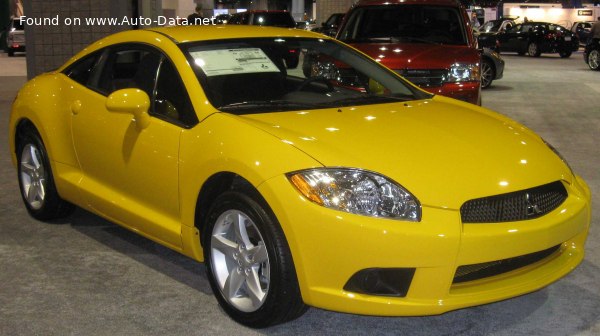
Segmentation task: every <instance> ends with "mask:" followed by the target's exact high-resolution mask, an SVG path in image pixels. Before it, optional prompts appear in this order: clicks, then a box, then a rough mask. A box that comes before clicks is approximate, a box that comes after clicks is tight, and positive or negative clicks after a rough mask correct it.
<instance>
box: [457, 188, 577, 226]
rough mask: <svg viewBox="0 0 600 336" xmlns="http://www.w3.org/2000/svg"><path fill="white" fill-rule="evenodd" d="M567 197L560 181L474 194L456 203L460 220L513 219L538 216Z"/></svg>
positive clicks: (547, 211)
mask: <svg viewBox="0 0 600 336" xmlns="http://www.w3.org/2000/svg"><path fill="white" fill-rule="evenodd" d="M565 199H567V190H566V189H565V186H564V185H563V184H562V182H560V181H556V182H552V183H549V184H545V185H542V186H539V187H535V188H531V189H527V190H521V191H515V192H511V193H508V194H502V195H496V196H489V197H483V198H477V199H474V200H470V201H467V202H465V203H464V204H463V205H462V206H461V207H460V216H461V218H462V221H463V223H499V222H513V221H521V220H526V219H533V218H537V217H541V216H543V215H545V214H547V213H549V212H550V211H552V210H554V209H556V208H557V207H558V206H559V205H561V204H562V202H564V201H565Z"/></svg>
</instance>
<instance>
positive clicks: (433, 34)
mask: <svg viewBox="0 0 600 336" xmlns="http://www.w3.org/2000/svg"><path fill="white" fill-rule="evenodd" d="M461 22H462V21H461V19H460V14H459V11H458V9H457V8H456V7H446V6H431V5H401V6H368V7H363V8H357V9H356V10H354V11H352V14H351V16H350V17H349V19H348V24H346V26H345V27H344V29H343V30H342V31H341V32H340V35H339V39H340V40H342V41H344V42H348V43H357V42H386V41H389V42H415V43H436V44H452V45H466V44H467V38H466V36H465V35H464V33H463V32H464V31H465V29H464V27H462V24H461Z"/></svg>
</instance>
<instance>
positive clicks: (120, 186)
mask: <svg viewBox="0 0 600 336" xmlns="http://www.w3.org/2000/svg"><path fill="white" fill-rule="evenodd" d="M72 90H73V91H77V93H76V94H74V95H72V96H73V97H78V98H79V99H78V100H79V103H77V104H80V105H81V106H80V107H79V108H78V112H77V113H76V114H75V113H74V114H73V115H72V127H73V131H72V132H73V143H74V147H75V150H76V152H77V158H78V160H79V164H80V166H81V168H82V171H83V172H84V178H83V179H82V181H81V189H82V192H83V194H84V195H85V196H84V197H86V202H87V203H88V204H89V205H90V206H91V207H92V208H93V209H94V210H95V211H98V212H99V213H101V214H103V215H105V216H107V217H110V218H119V219H121V222H122V224H123V225H125V226H128V227H130V228H131V229H134V230H139V231H141V232H144V233H146V234H147V235H149V236H152V237H160V240H161V241H164V242H165V243H167V244H169V245H173V246H177V247H180V246H181V225H180V221H179V201H178V152H179V137H180V133H181V128H180V127H177V126H175V125H173V124H170V123H168V122H165V121H163V120H160V119H157V118H152V120H151V122H150V125H149V126H148V127H147V128H145V129H143V130H139V129H138V128H137V127H136V122H135V120H133V118H132V115H130V114H121V113H112V112H109V111H108V110H107V109H106V107H105V103H106V97H104V96H103V95H100V94H98V93H95V92H93V91H91V90H89V89H85V88H79V87H76V88H73V89H72Z"/></svg>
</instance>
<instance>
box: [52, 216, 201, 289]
mask: <svg viewBox="0 0 600 336" xmlns="http://www.w3.org/2000/svg"><path fill="white" fill-rule="evenodd" d="M55 223H56V224H61V223H63V222H62V221H60V222H55ZM64 223H65V224H67V223H69V224H70V225H71V227H72V228H73V229H75V230H76V231H78V232H80V233H82V234H84V235H86V236H88V237H90V238H92V239H94V240H95V241H97V242H99V243H101V244H103V245H105V246H106V247H108V248H110V249H112V250H114V251H116V252H118V253H120V254H123V255H126V256H128V257H130V258H132V259H134V260H135V261H137V262H139V263H141V264H143V265H145V266H147V267H150V268H152V269H154V270H156V271H158V272H160V273H162V274H164V275H166V276H168V277H169V278H172V279H174V280H176V281H178V282H180V283H182V284H185V285H187V286H189V287H191V288H193V289H196V290H198V291H200V292H202V293H205V294H208V295H212V290H211V288H210V284H209V283H208V279H207V278H206V273H205V271H204V264H202V263H199V262H197V261H195V260H193V259H191V258H188V257H186V256H184V255H182V254H180V253H178V252H175V251H173V250H171V249H169V248H167V247H164V246H162V245H160V244H158V243H155V242H153V241H152V240H150V239H147V238H145V237H142V236H140V235H138V234H136V233H134V232H131V231H129V230H127V229H125V228H123V227H121V226H119V225H117V224H114V223H112V222H109V221H107V220H105V219H103V218H101V217H99V216H96V215H95V214H92V213H90V212H87V211H85V210H83V209H80V208H77V209H76V210H75V212H74V213H73V214H72V215H71V216H70V217H68V218H67V219H66V220H65V222H64Z"/></svg>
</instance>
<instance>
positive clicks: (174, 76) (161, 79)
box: [154, 59, 197, 125]
mask: <svg viewBox="0 0 600 336" xmlns="http://www.w3.org/2000/svg"><path fill="white" fill-rule="evenodd" d="M154 113H155V114H157V115H159V116H162V117H165V118H167V119H172V120H177V121H179V122H181V123H183V124H184V125H193V124H195V123H196V122H197V119H196V115H195V114H194V112H193V109H192V106H191V103H190V100H189V98H188V95H187V91H186V89H185V87H184V86H183V83H182V81H181V79H180V77H179V74H178V73H177V70H176V69H175V67H174V66H173V64H172V63H171V62H170V61H169V60H167V59H165V60H164V61H163V62H162V64H161V66H160V70H159V73H158V81H157V83H156V97H155V99H154Z"/></svg>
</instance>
